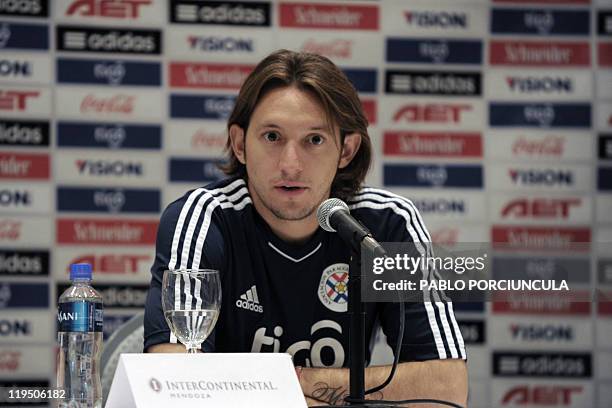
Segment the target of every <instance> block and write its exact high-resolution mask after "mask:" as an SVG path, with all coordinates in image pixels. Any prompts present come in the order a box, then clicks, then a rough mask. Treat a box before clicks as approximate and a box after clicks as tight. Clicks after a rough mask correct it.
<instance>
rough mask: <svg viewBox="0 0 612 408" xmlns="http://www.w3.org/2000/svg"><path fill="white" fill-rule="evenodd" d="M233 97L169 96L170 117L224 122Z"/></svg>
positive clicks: (233, 99)
mask: <svg viewBox="0 0 612 408" xmlns="http://www.w3.org/2000/svg"><path fill="white" fill-rule="evenodd" d="M234 101H235V97H233V96H229V95H179V94H172V95H170V117H172V118H193V119H219V120H225V119H227V118H228V117H229V115H230V114H231V113H232V109H233V108H234Z"/></svg>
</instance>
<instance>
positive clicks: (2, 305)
mask: <svg viewBox="0 0 612 408" xmlns="http://www.w3.org/2000/svg"><path fill="white" fill-rule="evenodd" d="M47 307H49V285H48V284H47V283H7V282H0V309H13V308H15V309H16V308H20V309H21V308H34V309H44V308H47Z"/></svg>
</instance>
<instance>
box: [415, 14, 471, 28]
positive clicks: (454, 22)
mask: <svg viewBox="0 0 612 408" xmlns="http://www.w3.org/2000/svg"><path fill="white" fill-rule="evenodd" d="M404 18H405V20H406V23H407V24H408V25H409V26H415V27H419V28H432V27H440V28H466V27H467V26H468V15H467V13H464V12H459V11H405V12H404Z"/></svg>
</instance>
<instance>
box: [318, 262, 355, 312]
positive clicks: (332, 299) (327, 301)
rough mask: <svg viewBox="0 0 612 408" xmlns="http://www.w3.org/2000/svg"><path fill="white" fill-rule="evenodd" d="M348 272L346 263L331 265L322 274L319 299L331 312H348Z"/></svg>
mask: <svg viewBox="0 0 612 408" xmlns="http://www.w3.org/2000/svg"><path fill="white" fill-rule="evenodd" d="M348 271H349V266H348V265H347V264H345V263H337V264H333V265H329V266H328V267H327V268H325V270H324V271H323V273H322V274H321V281H320V282H319V291H318V293H319V299H320V300H321V303H323V304H324V305H325V307H327V308H328V309H329V310H333V311H334V312H346V310H347V307H348V304H347V301H348V279H349V276H348Z"/></svg>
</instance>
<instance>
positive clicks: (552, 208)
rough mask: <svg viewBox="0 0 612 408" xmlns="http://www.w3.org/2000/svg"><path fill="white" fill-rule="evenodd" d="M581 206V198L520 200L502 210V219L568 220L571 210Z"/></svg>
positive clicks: (510, 203) (513, 201)
mask: <svg viewBox="0 0 612 408" xmlns="http://www.w3.org/2000/svg"><path fill="white" fill-rule="evenodd" d="M580 206H582V199H580V198H550V199H549V198H533V199H529V198H518V199H515V200H512V201H510V202H509V203H507V204H506V205H505V206H504V207H503V208H502V210H501V217H502V218H514V219H526V218H534V219H543V220H544V219H545V220H550V219H556V220H566V219H568V218H569V217H570V210H571V208H573V207H580Z"/></svg>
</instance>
